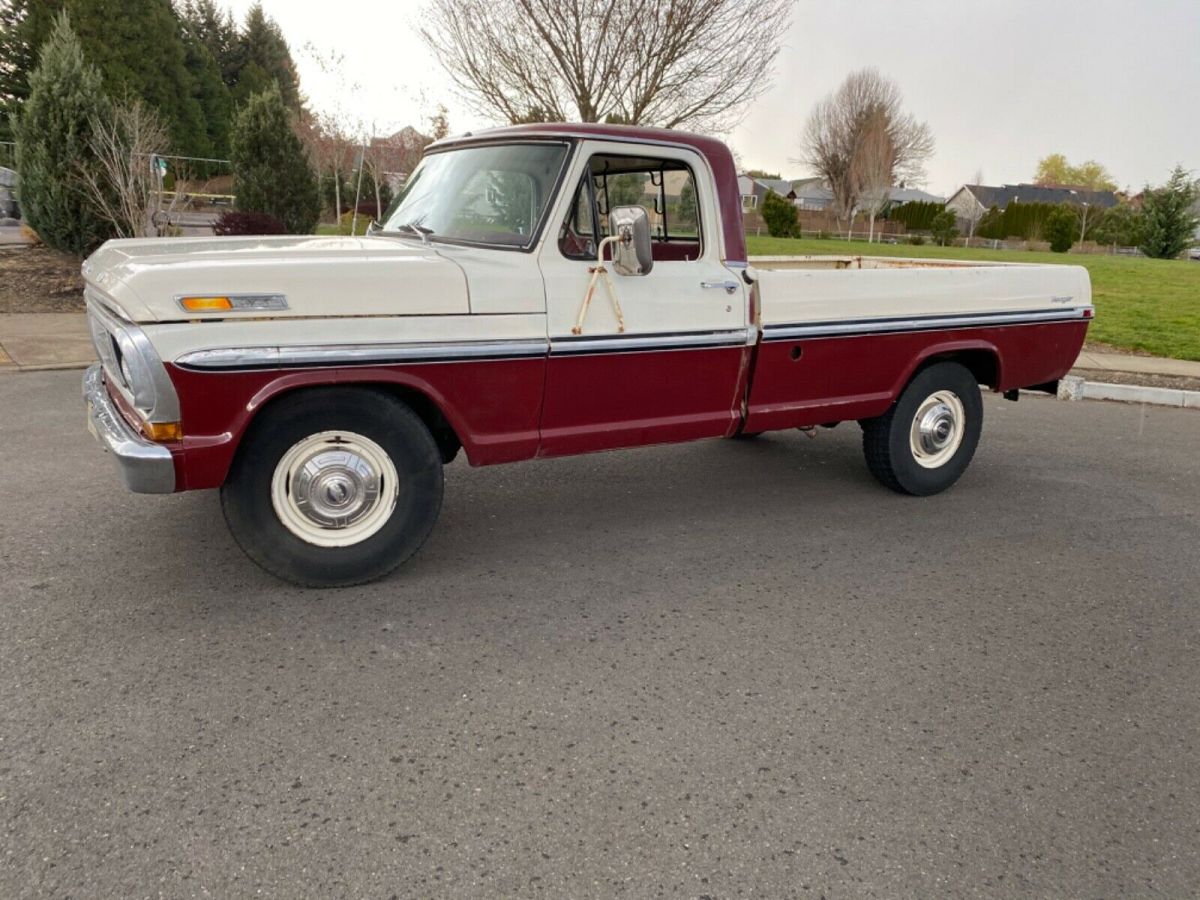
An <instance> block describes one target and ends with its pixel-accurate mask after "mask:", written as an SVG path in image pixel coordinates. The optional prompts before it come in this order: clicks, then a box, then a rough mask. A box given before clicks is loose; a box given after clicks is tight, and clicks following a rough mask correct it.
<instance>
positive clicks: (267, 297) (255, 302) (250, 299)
mask: <svg viewBox="0 0 1200 900" xmlns="http://www.w3.org/2000/svg"><path fill="white" fill-rule="evenodd" d="M194 297H228V298H229V302H230V304H232V307H233V308H232V309H204V310H199V309H188V308H187V307H186V306H184V305H183V301H184V300H188V299H191V298H194ZM175 303H176V305H177V306H178V307H179V308H180V309H181V310H183V311H184V312H185V313H187V314H188V315H189V316H211V315H212V314H213V313H230V312H279V311H280V310H284V309H287V308H288V302H287V295H286V294H283V293H272V292H268V293H254V294H227V293H222V292H221V291H213V292H211V293H203V292H197V291H192V292H191V293H186V294H176V295H175Z"/></svg>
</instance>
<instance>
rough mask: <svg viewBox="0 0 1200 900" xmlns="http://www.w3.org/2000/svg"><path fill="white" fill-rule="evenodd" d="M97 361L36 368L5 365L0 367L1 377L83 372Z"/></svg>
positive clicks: (11, 364)
mask: <svg viewBox="0 0 1200 900" xmlns="http://www.w3.org/2000/svg"><path fill="white" fill-rule="evenodd" d="M95 361H96V360H94V359H93V360H89V361H88V362H62V363H43V364H39V365H36V366H18V365H17V364H16V363H5V364H4V365H0V375H16V374H17V373H19V372H61V371H67V370H70V369H78V370H79V371H80V372H82V371H83V370H84V369H86V368H87V367H88V366H90V365H91V364H92V363H94V362H95Z"/></svg>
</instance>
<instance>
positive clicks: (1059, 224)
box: [1043, 206, 1079, 253]
mask: <svg viewBox="0 0 1200 900" xmlns="http://www.w3.org/2000/svg"><path fill="white" fill-rule="evenodd" d="M1078 227H1079V222H1078V220H1077V218H1076V216H1075V212H1074V210H1072V209H1071V208H1070V207H1067V206H1060V207H1058V208H1057V209H1055V210H1054V211H1053V212H1051V213H1050V215H1049V216H1047V217H1046V224H1045V227H1044V228H1043V232H1044V234H1045V237H1046V239H1047V240H1049V241H1050V249H1051V250H1052V251H1054V252H1055V253H1066V252H1067V251H1068V250H1070V249H1071V245H1072V244H1074V243H1075V231H1076V230H1077V229H1078Z"/></svg>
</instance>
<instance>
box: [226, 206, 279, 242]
mask: <svg viewBox="0 0 1200 900" xmlns="http://www.w3.org/2000/svg"><path fill="white" fill-rule="evenodd" d="M213 234H215V235H218V236H220V237H232V236H235V235H250V234H287V228H286V227H285V226H284V224H283V223H282V222H280V221H279V220H278V219H277V218H275V217H274V216H273V215H271V214H270V213H263V212H241V211H239V210H234V209H228V210H226V211H225V212H223V213H221V215H220V216H218V217H217V221H216V222H215V223H214V224H213Z"/></svg>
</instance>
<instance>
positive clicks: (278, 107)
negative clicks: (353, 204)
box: [230, 85, 321, 234]
mask: <svg viewBox="0 0 1200 900" xmlns="http://www.w3.org/2000/svg"><path fill="white" fill-rule="evenodd" d="M230 159H231V160H232V161H233V192H234V194H236V195H237V201H236V205H237V208H238V209H239V210H244V211H247V212H264V213H269V214H270V215H272V216H274V217H275V218H277V219H279V220H280V221H281V222H283V224H284V225H285V226H286V227H287V230H288V231H289V232H291V233H293V234H309V233H311V232H312V230H313V228H314V227H315V226H316V224H317V217H318V216H319V215H320V212H321V201H320V197H319V196H318V191H317V176H316V173H315V172H314V171H313V167H312V165H311V163H310V162H309V160H308V155H307V154H306V153H305V151H304V146H303V144H301V142H300V138H299V137H298V136H297V135H296V132H295V130H294V129H293V127H292V113H291V111H290V110H289V109H288V107H287V106H286V105H285V104H284V101H283V97H282V95H281V93H280V90H279V87H278V86H277V85H272V86H271V87H269V88H268V89H267V90H265V91H263V92H262V93H261V94H255V95H254V96H252V97H251V98H250V99H249V100H247V101H246V104H245V105H244V106H243V107H242V108H241V110H240V111H239V112H238V115H237V121H236V122H235V124H234V129H233V136H232V143H231V147H230Z"/></svg>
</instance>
